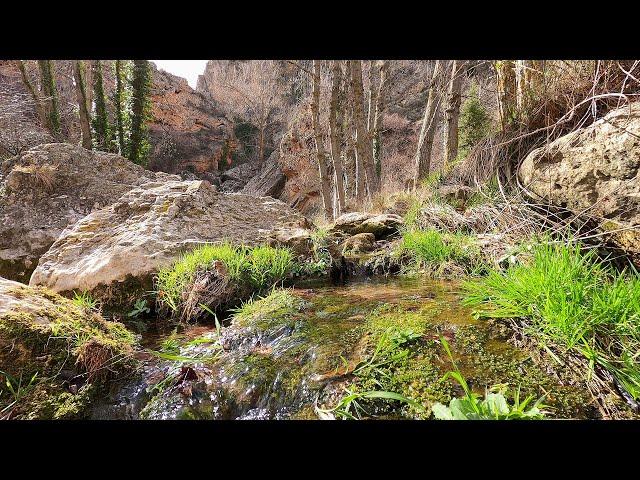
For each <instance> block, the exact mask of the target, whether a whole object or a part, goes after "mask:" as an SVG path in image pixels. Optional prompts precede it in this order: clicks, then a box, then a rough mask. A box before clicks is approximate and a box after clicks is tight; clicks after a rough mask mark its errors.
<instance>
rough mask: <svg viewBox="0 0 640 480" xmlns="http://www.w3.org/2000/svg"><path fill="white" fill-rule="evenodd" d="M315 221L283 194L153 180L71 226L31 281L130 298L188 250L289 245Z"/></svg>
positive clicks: (109, 298) (112, 299) (110, 300)
mask: <svg viewBox="0 0 640 480" xmlns="http://www.w3.org/2000/svg"><path fill="white" fill-rule="evenodd" d="M310 226H311V225H310V224H309V223H308V221H307V219H306V218H305V217H303V216H302V215H301V214H299V213H298V212H296V211H295V210H293V209H291V208H290V207H288V206H287V205H286V204H284V203H282V202H281V201H279V200H275V199H273V198H270V197H252V196H248V195H243V194H224V193H219V192H218V191H217V190H216V188H215V187H213V186H212V185H211V184H209V183H208V182H205V181H170V182H163V183H157V182H156V183H154V182H151V183H146V184H144V185H142V186H140V187H138V188H136V189H134V190H131V191H129V192H127V193H126V194H124V195H123V196H122V197H121V198H120V199H119V200H118V201H117V202H115V203H113V204H112V205H110V206H108V207H106V208H103V209H101V210H97V211H95V212H93V213H91V214H90V215H87V216H86V217H85V218H83V219H82V220H80V221H79V222H77V223H76V224H75V225H73V226H72V227H70V228H69V229H67V230H66V231H65V232H64V233H63V234H62V235H61V236H60V238H59V239H58V240H57V241H56V242H55V243H54V244H53V245H52V247H51V248H50V249H49V251H48V252H47V253H46V254H45V255H44V256H43V257H42V258H41V260H40V263H39V265H38V268H37V269H36V270H35V272H34V273H33V276H32V277H31V281H30V284H31V285H46V286H47V287H49V288H51V289H52V290H54V291H56V292H68V291H70V290H89V291H93V292H94V295H96V296H99V297H101V298H102V300H103V301H104V302H105V303H107V304H114V305H115V304H126V303H128V302H129V301H130V300H131V299H132V297H131V296H132V295H136V294H138V293H139V291H140V289H141V288H142V289H146V290H148V289H149V288H151V286H152V276H153V274H154V273H155V272H157V271H158V269H159V268H161V267H163V266H166V265H169V264H171V263H172V262H173V261H174V260H176V259H177V258H178V256H179V255H180V254H181V253H182V252H184V251H185V250H188V249H191V248H194V247H195V246H197V245H199V244H202V243H206V242H220V241H224V240H229V241H232V242H235V243H243V244H246V245H257V244H264V243H267V244H274V243H282V242H280V240H279V239H286V238H287V235H286V232H288V231H295V232H296V235H295V238H298V237H299V236H300V232H299V230H304V229H306V228H308V227H310Z"/></svg>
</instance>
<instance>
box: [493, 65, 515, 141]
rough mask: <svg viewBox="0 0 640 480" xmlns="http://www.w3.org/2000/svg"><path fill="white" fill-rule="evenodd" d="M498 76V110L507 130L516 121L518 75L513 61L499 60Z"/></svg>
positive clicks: (503, 127) (504, 128) (503, 125)
mask: <svg viewBox="0 0 640 480" xmlns="http://www.w3.org/2000/svg"><path fill="white" fill-rule="evenodd" d="M495 69H496V76H497V91H498V92H497V93H498V110H499V113H500V122H501V124H502V130H506V129H507V127H508V125H509V124H510V123H511V121H512V120H513V119H514V115H515V111H516V105H515V98H516V75H515V65H514V62H513V61H512V60H498V61H496V62H495Z"/></svg>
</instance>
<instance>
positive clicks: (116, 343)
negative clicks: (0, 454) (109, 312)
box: [0, 278, 136, 418]
mask: <svg viewBox="0 0 640 480" xmlns="http://www.w3.org/2000/svg"><path fill="white" fill-rule="evenodd" d="M135 345H136V341H135V337H134V336H133V335H132V334H131V333H130V332H128V331H127V330H126V328H125V327H124V326H123V325H122V324H120V323H117V322H110V321H106V320H104V319H103V318H102V317H101V316H100V315H98V314H97V313H95V312H94V311H92V310H89V309H87V308H85V307H82V306H79V305H77V304H75V303H74V302H73V301H71V300H68V299H66V298H64V297H61V296H60V295H56V294H55V293H53V292H51V291H49V290H48V289H45V288H42V287H39V288H31V287H27V286H25V285H23V284H21V283H18V282H13V281H11V280H5V279H3V278H0V366H1V369H2V371H3V376H6V374H9V375H10V376H11V377H13V378H14V379H17V381H18V382H20V383H21V388H23V390H22V395H21V398H20V399H19V401H18V402H17V403H16V404H14V405H12V406H10V407H8V410H7V411H8V412H9V415H10V416H11V417H12V418H70V417H72V418H75V417H79V416H82V415H83V412H84V410H85V408H86V406H87V405H88V403H89V402H90V401H91V399H92V398H94V397H95V394H96V393H98V391H99V390H100V389H101V388H103V387H105V386H107V385H108V384H110V383H111V382H113V381H114V380H116V379H118V378H119V377H120V376H121V375H123V374H125V373H127V372H131V371H132V369H133V368H134V367H135V365H136V363H135V361H134V360H133V353H134V347H135ZM14 387H15V385H14ZM8 398H9V397H7V396H5V395H3V396H2V397H1V398H0V406H3V407H4V405H3V404H4V402H7V401H8V400H7V399H8ZM0 410H3V408H0Z"/></svg>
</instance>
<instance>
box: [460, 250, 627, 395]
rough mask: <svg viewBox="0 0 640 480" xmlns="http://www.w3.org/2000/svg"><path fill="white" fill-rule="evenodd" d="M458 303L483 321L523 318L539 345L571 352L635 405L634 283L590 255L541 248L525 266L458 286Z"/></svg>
mask: <svg viewBox="0 0 640 480" xmlns="http://www.w3.org/2000/svg"><path fill="white" fill-rule="evenodd" d="M465 289H466V292H467V296H466V300H465V303H466V304H467V305H471V306H474V307H476V315H477V316H479V317H485V318H514V319H522V320H523V321H524V322H525V324H526V332H527V333H528V334H530V335H532V336H533V337H534V338H535V339H537V340H538V342H539V343H540V344H541V345H542V346H544V347H546V346H549V345H551V346H556V347H559V348H560V349H564V350H570V351H573V352H576V353H578V354H580V355H582V356H583V357H584V359H586V360H588V363H589V369H588V372H587V376H588V379H590V378H591V376H592V375H593V373H594V372H595V365H599V366H600V367H602V368H604V369H605V370H607V371H608V372H609V373H610V374H611V375H613V376H614V377H615V378H616V379H617V381H618V382H619V383H620V384H621V385H622V386H623V387H624V388H625V389H626V390H627V392H628V393H629V394H630V395H631V396H633V398H634V399H636V400H637V399H638V398H640V365H639V364H638V356H639V355H640V277H639V276H638V274H637V272H628V271H623V272H618V271H614V270H612V269H609V268H607V267H605V266H603V265H602V263H601V262H599V261H598V259H597V257H596V253H595V251H593V250H588V251H585V250H583V249H581V247H580V246H578V245H575V246H567V245H559V244H541V245H538V246H536V247H535V248H534V251H533V258H532V259H531V261H530V262H529V263H527V264H523V265H515V266H512V267H511V268H509V269H508V270H507V271H506V272H499V271H491V272H490V273H489V275H488V276H486V277H485V278H483V279H481V280H479V281H477V282H467V283H466V284H465Z"/></svg>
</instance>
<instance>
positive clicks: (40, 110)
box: [17, 60, 49, 129]
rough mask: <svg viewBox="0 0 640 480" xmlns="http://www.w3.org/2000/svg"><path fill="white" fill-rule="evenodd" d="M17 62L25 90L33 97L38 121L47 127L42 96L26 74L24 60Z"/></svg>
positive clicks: (47, 122) (47, 121)
mask: <svg viewBox="0 0 640 480" xmlns="http://www.w3.org/2000/svg"><path fill="white" fill-rule="evenodd" d="M17 63H18V68H19V69H20V74H21V75H22V82H23V83H24V85H25V86H26V87H27V90H29V93H30V94H31V97H32V98H33V102H34V103H35V105H36V113H37V114H38V119H39V120H40V123H41V124H42V126H43V127H45V128H47V129H49V119H48V118H47V115H46V113H45V108H44V102H43V100H42V96H41V95H40V93H39V92H38V91H37V90H36V88H35V87H34V86H33V83H31V80H29V75H28V74H27V68H26V66H25V64H24V61H22V60H18V62H17Z"/></svg>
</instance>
